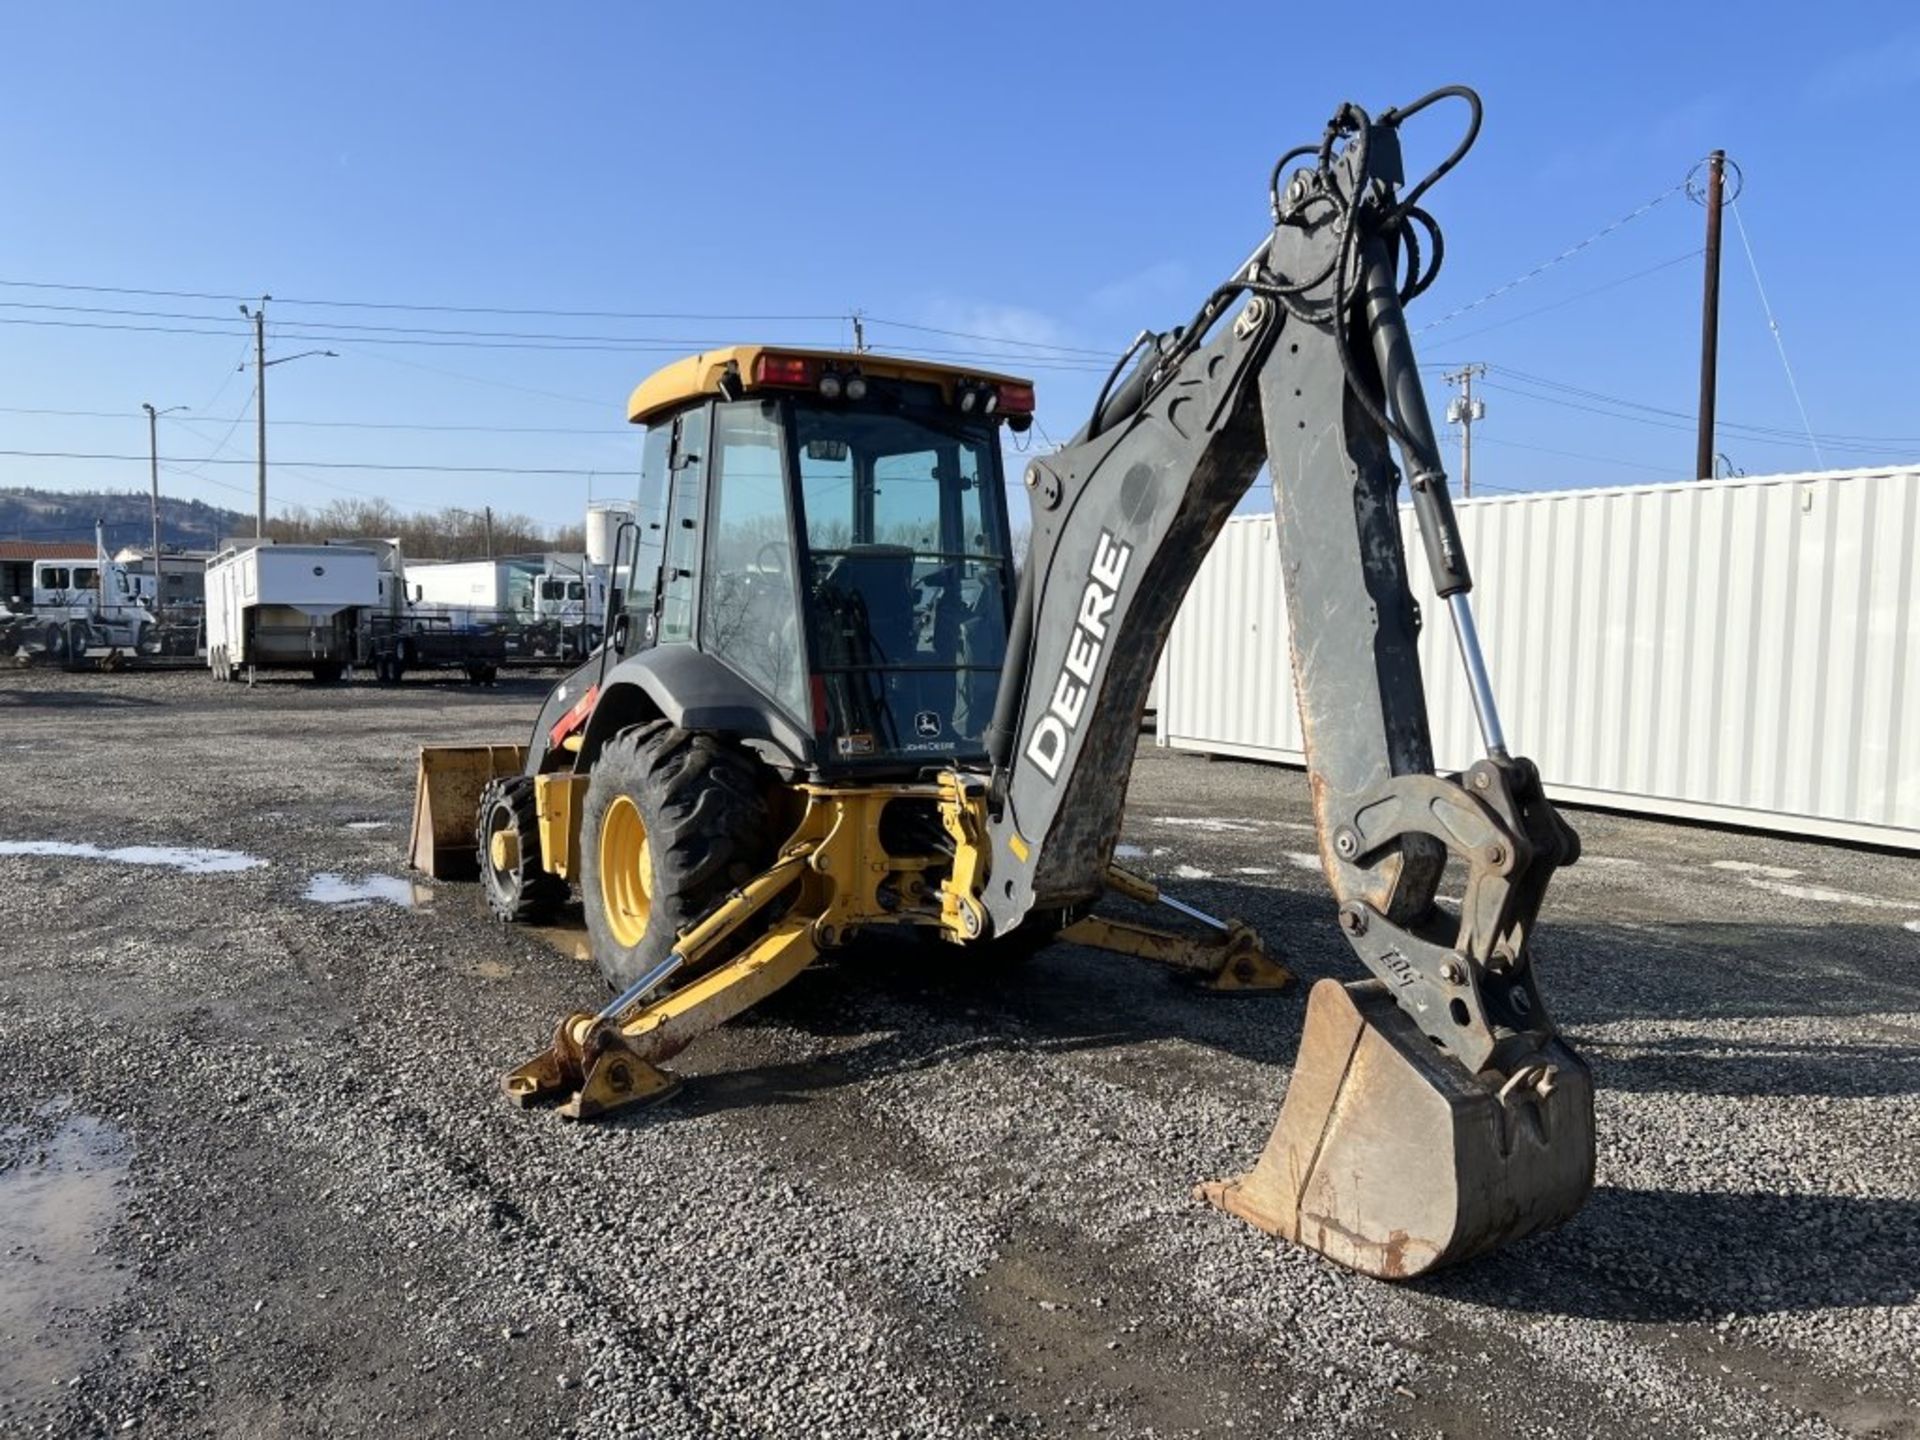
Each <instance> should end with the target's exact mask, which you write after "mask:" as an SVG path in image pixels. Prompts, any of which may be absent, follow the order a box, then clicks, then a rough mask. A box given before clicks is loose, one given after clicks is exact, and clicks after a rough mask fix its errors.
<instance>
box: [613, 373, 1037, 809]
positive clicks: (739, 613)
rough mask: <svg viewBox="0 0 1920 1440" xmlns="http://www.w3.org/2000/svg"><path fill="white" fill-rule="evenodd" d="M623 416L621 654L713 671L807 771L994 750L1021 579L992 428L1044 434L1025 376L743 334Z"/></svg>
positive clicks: (917, 762)
mask: <svg viewBox="0 0 1920 1440" xmlns="http://www.w3.org/2000/svg"><path fill="white" fill-rule="evenodd" d="M629 413H630V417H631V418H632V419H633V420H634V421H636V422H638V423H644V424H645V425H646V426H647V438H646V445H645V454H644V461H643V465H642V472H641V512H640V521H639V529H638V531H637V534H638V544H637V546H634V545H629V546H628V547H625V550H626V552H627V553H623V554H622V557H621V558H622V560H626V559H627V558H628V553H631V563H630V564H629V565H628V566H626V567H624V569H625V573H624V574H623V575H622V577H621V585H622V592H623V595H624V597H625V598H624V600H623V602H622V605H623V608H624V609H625V611H626V613H627V616H628V620H629V623H628V625H627V627H626V629H627V632H628V633H627V636H626V639H625V644H624V648H623V649H622V652H621V653H622V654H623V656H624V655H629V654H633V653H636V652H637V651H638V650H640V649H643V648H646V647H648V646H670V645H686V646H692V647H695V648H697V649H698V650H700V651H702V652H704V653H705V654H707V655H709V656H711V657H713V658H715V659H717V660H719V661H721V662H722V663H723V664H725V665H726V666H727V667H728V669H729V670H731V671H732V672H734V673H735V674H736V675H737V676H739V677H740V678H741V679H743V680H745V681H746V682H747V683H748V684H749V685H751V686H752V687H753V690H754V691H756V692H757V693H758V696H759V697H760V698H761V699H763V700H764V701H765V703H766V706H767V708H768V709H769V710H771V711H777V712H778V714H779V715H780V716H782V717H784V719H785V721H786V722H787V723H786V724H785V725H784V726H776V727H774V728H775V729H776V730H786V731H788V732H789V733H792V734H797V735H803V736H806V737H808V744H807V745H806V747H805V749H806V750H807V751H808V753H805V754H794V755H792V759H793V760H795V761H796V762H798V764H799V765H800V766H801V767H802V768H805V769H807V770H809V771H811V772H813V773H815V774H830V773H832V774H844V773H847V772H849V771H861V772H865V771H870V770H873V769H887V768H891V769H896V770H899V769H908V770H915V769H918V768H921V767H923V766H928V765H938V764H944V763H950V762H953V761H965V760H969V759H972V760H977V759H980V758H982V757H984V755H985V753H986V751H985V744H984V740H983V734H984V731H985V730H986V727H987V724H988V722H989V720H990V718H991V716H992V713H993V705H994V697H995V694H996V692H997V691H998V688H999V680H1000V667H1001V662H1002V660H1003V658H1004V656H1005V653H1006V642H1007V629H1008V622H1009V618H1010V616H1011V613H1012V607H1013V591H1014V573H1013V558H1012V546H1011V541H1010V536H1009V533H1008V524H1007V504H1006V488H1005V484H1004V478H1003V473H1002V469H1001V461H1000V436H999V428H1000V426H1001V424H1003V423H1004V424H1006V425H1007V426H1008V427H1009V428H1010V429H1013V430H1016V431H1024V430H1026V429H1027V428H1028V426H1029V425H1031V423H1032V414H1033V386H1032V384H1031V383H1030V382H1028V381H1025V380H1018V379H1014V378H1012V377H1008V376H1000V375H983V374H979V373H977V372H971V371H964V370H959V369H954V368H951V367H947V366H939V365H931V364H927V363H925V362H921V361H914V360H902V359H894V358H889V357H884V356H877V355H871V354H866V353H859V354H851V353H833V352H822V351H795V350H786V349H773V348H767V347H760V346H742V347H737V348H735V349H732V350H726V351H720V352H714V353H709V354H706V355H699V356H695V357H692V358H691V359H688V360H682V361H679V362H677V363H676V364H674V365H670V366H668V367H667V368H666V369H664V370H662V371H661V372H659V373H658V374H656V375H655V376H653V377H652V378H650V379H649V380H647V381H646V382H645V383H643V384H642V385H641V386H640V387H639V389H637V390H636V391H635V392H634V395H633V399H632V402H631V404H630V406H629ZM617 635H618V631H616V636H617ZM787 748H788V749H789V750H791V749H793V748H794V747H792V746H788V747H787Z"/></svg>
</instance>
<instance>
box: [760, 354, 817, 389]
mask: <svg viewBox="0 0 1920 1440" xmlns="http://www.w3.org/2000/svg"><path fill="white" fill-rule="evenodd" d="M819 368H820V362H819V361H817V360H813V359H810V358H808V357H807V356H805V355H772V354H768V353H767V352H765V351H762V352H761V354H760V356H759V358H758V359H756V360H755V361H754V362H753V380H754V383H755V384H756V385H812V384H813V382H814V377H815V375H816V374H817V373H818V371H819Z"/></svg>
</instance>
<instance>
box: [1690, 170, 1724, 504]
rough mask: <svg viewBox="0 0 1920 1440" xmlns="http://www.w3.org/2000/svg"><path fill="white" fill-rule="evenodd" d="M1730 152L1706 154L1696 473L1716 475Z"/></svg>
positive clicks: (1703, 477) (1702, 475)
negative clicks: (1724, 203)
mask: <svg viewBox="0 0 1920 1440" xmlns="http://www.w3.org/2000/svg"><path fill="white" fill-rule="evenodd" d="M1726 180H1727V152H1726V151H1724V150H1716V151H1714V152H1713V153H1712V154H1711V155H1709V156H1708V157H1707V199H1706V206H1707V259H1706V272H1707V273H1706V283H1705V288H1704V293H1703V295H1702V298H1701V305H1700V435H1699V442H1698V444H1697V445H1696V446H1695V447H1694V459H1693V473H1694V475H1695V476H1696V477H1697V478H1698V479H1701V480H1711V479H1712V478H1713V409H1714V397H1715V390H1716V388H1717V386H1718V372H1719V366H1720V205H1721V200H1722V198H1723V196H1724V194H1725V191H1726Z"/></svg>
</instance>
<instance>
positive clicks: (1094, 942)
mask: <svg viewBox="0 0 1920 1440" xmlns="http://www.w3.org/2000/svg"><path fill="white" fill-rule="evenodd" d="M1107 888H1108V889H1109V890H1112V891H1114V892H1115V893H1116V894H1119V895H1124V896H1126V898H1127V899H1129V900H1132V901H1135V902H1136V903H1138V904H1141V905H1164V906H1165V907H1167V908H1168V909H1170V910H1172V911H1174V912H1176V913H1177V914H1180V915H1184V916H1186V917H1187V918H1188V919H1190V920H1197V921H1199V922H1200V924H1202V925H1204V926H1205V927H1206V928H1207V929H1208V931H1210V932H1211V933H1210V934H1208V935H1205V936H1195V935H1188V934H1182V933H1181V932H1179V931H1177V930H1162V929H1160V928H1159V927H1157V926H1153V925H1141V924H1137V923H1135V922H1133V921H1131V920H1116V919H1113V918H1111V917H1109V916H1105V915H1087V916H1084V917H1082V918H1081V919H1079V920H1076V921H1075V922H1074V923H1073V924H1071V925H1069V926H1067V927H1066V928H1065V929H1063V930H1062V931H1061V932H1060V938H1061V939H1062V940H1066V941H1070V942H1072V943H1073V944H1075V945H1089V946H1092V947H1093V948H1094V949H1096V950H1112V951H1115V952H1117V953H1119V954H1122V955H1137V956H1139V957H1140V958H1141V959H1143V960H1152V961H1154V962H1156V963H1157V964H1161V965H1166V966H1168V967H1170V968H1172V969H1174V970H1178V971H1180V972H1182V973H1183V974H1186V975H1190V976H1192V977H1194V979H1195V980H1197V981H1198V982H1199V983H1200V985H1201V986H1202V987H1203V988H1205V989H1208V990H1217V991H1220V992H1222V993H1233V994H1250V993H1257V992H1260V991H1267V990H1285V989H1287V988H1289V987H1290V986H1291V985H1292V984H1293V979H1294V977H1293V972H1292V971H1291V970H1289V969H1287V967H1286V966H1285V965H1282V964H1281V963H1280V962H1279V961H1278V960H1275V959H1274V958H1273V957H1272V956H1270V955H1268V954H1267V949H1266V946H1265V945H1264V944H1263V943H1262V941H1261V939H1260V936H1259V935H1258V934H1257V933H1256V932H1255V931H1254V930H1253V928H1252V927H1251V926H1249V925H1245V924H1243V923H1241V922H1240V921H1238V920H1222V919H1220V918H1218V917H1217V916H1213V915H1209V914H1207V912H1206V911H1204V910H1198V909H1195V908H1194V907H1193V906H1191V905H1188V904H1185V903H1184V902H1182V901H1179V900H1176V899H1174V898H1173V897H1172V896H1171V895H1165V894H1162V893H1161V891H1160V887H1159V886H1157V885H1155V884H1154V883H1153V882H1152V881H1151V880H1149V879H1147V878H1146V877H1145V876H1144V875H1136V874H1134V873H1133V871H1131V870H1126V869H1122V868H1121V867H1120V866H1118V865H1109V866H1108V867H1107Z"/></svg>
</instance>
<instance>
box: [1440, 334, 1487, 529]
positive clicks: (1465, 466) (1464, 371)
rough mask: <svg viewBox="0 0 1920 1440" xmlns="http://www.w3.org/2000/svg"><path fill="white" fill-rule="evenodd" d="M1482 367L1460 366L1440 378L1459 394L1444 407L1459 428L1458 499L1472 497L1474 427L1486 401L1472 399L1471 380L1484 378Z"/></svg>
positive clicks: (1448, 417) (1484, 410) (1484, 371)
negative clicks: (1481, 376) (1456, 386)
mask: <svg viewBox="0 0 1920 1440" xmlns="http://www.w3.org/2000/svg"><path fill="white" fill-rule="evenodd" d="M1486 372H1487V367H1486V366H1484V365H1477V364H1476V365H1463V366H1461V367H1460V368H1459V369H1458V370H1456V371H1454V372H1453V374H1451V375H1446V376H1442V377H1441V378H1442V379H1444V380H1445V381H1446V383H1447V384H1449V385H1455V384H1457V385H1458V386H1459V387H1460V395H1459V397H1458V398H1457V399H1455V400H1454V401H1453V402H1452V403H1451V404H1449V405H1448V406H1447V419H1448V421H1449V422H1451V423H1452V424H1455V425H1458V426H1459V427H1460V498H1461V499H1463V500H1467V499H1471V498H1472V497H1473V425H1474V422H1475V421H1476V420H1479V419H1481V418H1482V417H1484V416H1485V415H1486V413H1487V402H1486V401H1484V400H1476V399H1474V398H1473V377H1474V376H1475V375H1484V374H1486Z"/></svg>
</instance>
